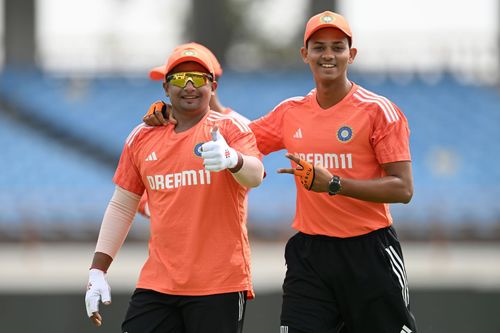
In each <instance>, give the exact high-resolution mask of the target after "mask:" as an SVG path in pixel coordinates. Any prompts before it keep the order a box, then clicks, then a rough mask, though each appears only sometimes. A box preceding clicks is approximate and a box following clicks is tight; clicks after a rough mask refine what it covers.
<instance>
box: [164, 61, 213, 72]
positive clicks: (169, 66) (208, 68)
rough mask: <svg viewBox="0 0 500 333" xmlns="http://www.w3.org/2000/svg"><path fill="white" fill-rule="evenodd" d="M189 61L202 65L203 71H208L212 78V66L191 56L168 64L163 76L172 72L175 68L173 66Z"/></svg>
mask: <svg viewBox="0 0 500 333" xmlns="http://www.w3.org/2000/svg"><path fill="white" fill-rule="evenodd" d="M189 61H192V62H196V63H198V64H200V65H202V66H203V67H205V69H206V70H207V71H208V73H210V74H211V75H212V76H214V72H213V69H211V67H212V66H211V64H210V63H207V62H206V61H204V60H203V59H200V58H198V57H193V56H184V57H180V58H178V59H176V60H175V61H174V62H173V63H171V64H168V68H165V72H166V73H165V74H167V73H168V72H170V71H172V70H173V69H174V68H175V66H177V65H179V64H182V63H184V62H189Z"/></svg>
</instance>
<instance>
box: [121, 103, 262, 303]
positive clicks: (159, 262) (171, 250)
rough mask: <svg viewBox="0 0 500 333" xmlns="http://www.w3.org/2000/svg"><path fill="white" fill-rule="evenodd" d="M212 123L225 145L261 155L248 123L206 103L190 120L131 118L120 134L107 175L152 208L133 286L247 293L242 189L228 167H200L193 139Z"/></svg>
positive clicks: (206, 135) (206, 134)
mask: <svg viewBox="0 0 500 333" xmlns="http://www.w3.org/2000/svg"><path fill="white" fill-rule="evenodd" d="M214 125H218V127H219V130H220V133H221V134H222V135H223V136H224V138H225V139H226V142H227V143H228V145H230V146H231V147H232V148H234V149H235V150H237V151H239V152H241V153H242V154H245V155H251V156H256V157H259V158H260V153H259V151H258V149H257V145H256V141H255V137H254V135H253V133H252V132H251V130H250V128H249V127H248V125H246V124H243V123H241V122H240V121H238V120H236V119H234V118H233V117H230V116H224V115H220V114H218V113H216V112H213V111H209V112H208V113H207V114H206V115H205V116H204V117H203V119H202V120H201V121H200V122H199V123H198V124H197V125H195V126H194V127H192V128H190V129H189V130H187V131H184V132H182V133H176V132H175V131H174V126H172V125H169V126H159V127H149V126H147V125H145V124H141V125H139V126H137V127H136V128H135V129H134V130H133V131H132V133H131V134H130V135H129V137H128V138H127V141H126V144H125V146H124V149H123V152H122V156H121V158H120V162H119V164H118V168H117V170H116V173H115V176H114V178H113V181H114V182H115V183H116V184H117V185H118V186H120V187H122V188H124V189H126V190H128V191H131V192H134V193H137V194H139V195H141V194H142V193H143V192H144V190H146V192H147V195H148V204H149V209H150V212H151V236H150V240H149V257H148V259H147V261H146V263H145V264H144V266H143V268H142V271H141V274H140V277H139V281H138V282H137V288H146V289H152V290H156V291H158V292H162V293H166V294H172V295H210V294H219V293H226V292H235V291H242V290H247V291H248V292H249V296H250V297H252V295H253V291H252V282H251V274H250V246H249V242H248V235H247V228H246V218H247V210H246V200H247V192H248V189H247V188H245V187H242V186H241V185H239V184H238V183H237V182H236V180H235V179H234V178H233V176H232V174H231V173H230V172H229V171H228V170H223V171H220V172H209V171H206V170H205V168H204V167H203V159H202V158H201V156H200V146H201V145H202V144H203V143H204V142H207V141H208V140H211V135H210V131H211V129H212V127H213V126H214Z"/></svg>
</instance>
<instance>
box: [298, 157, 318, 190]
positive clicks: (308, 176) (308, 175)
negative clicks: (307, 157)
mask: <svg viewBox="0 0 500 333" xmlns="http://www.w3.org/2000/svg"><path fill="white" fill-rule="evenodd" d="M296 163H297V165H298V166H297V167H296V168H295V169H294V170H293V174H294V175H295V176H297V177H299V178H300V183H301V184H302V185H303V186H304V187H305V188H306V190H308V191H310V190H311V188H312V185H313V183H314V166H313V165H312V164H311V163H309V162H306V161H304V160H299V161H298V162H296Z"/></svg>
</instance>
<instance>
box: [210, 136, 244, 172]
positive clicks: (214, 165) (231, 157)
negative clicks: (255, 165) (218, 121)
mask: <svg viewBox="0 0 500 333" xmlns="http://www.w3.org/2000/svg"><path fill="white" fill-rule="evenodd" d="M201 151H202V153H201V157H202V158H203V165H204V166H205V170H208V171H222V170H224V169H228V168H229V169H231V168H234V167H235V166H236V164H238V153H237V152H236V150H234V149H233V148H231V147H229V146H228V145H227V142H226V140H225V139H224V137H223V136H222V134H220V132H219V128H218V127H217V126H214V128H213V129H212V141H209V142H205V143H204V144H203V145H202V146H201Z"/></svg>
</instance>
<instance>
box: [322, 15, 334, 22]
mask: <svg viewBox="0 0 500 333" xmlns="http://www.w3.org/2000/svg"><path fill="white" fill-rule="evenodd" d="M319 20H320V21H321V22H322V23H332V22H333V21H335V17H333V16H330V15H325V16H321V18H320V19H319Z"/></svg>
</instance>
